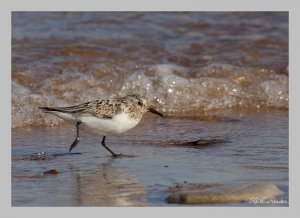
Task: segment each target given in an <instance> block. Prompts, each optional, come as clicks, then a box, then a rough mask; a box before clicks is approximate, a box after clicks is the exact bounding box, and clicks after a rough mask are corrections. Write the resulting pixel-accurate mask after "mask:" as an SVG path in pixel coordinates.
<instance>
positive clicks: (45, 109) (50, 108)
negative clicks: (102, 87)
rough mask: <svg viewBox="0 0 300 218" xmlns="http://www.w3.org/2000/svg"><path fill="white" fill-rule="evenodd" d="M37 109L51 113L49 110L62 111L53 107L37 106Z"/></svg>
mask: <svg viewBox="0 0 300 218" xmlns="http://www.w3.org/2000/svg"><path fill="white" fill-rule="evenodd" d="M39 109H41V110H42V111H44V112H45V113H51V112H54V111H59V112H62V111H61V110H59V109H57V108H54V107H39Z"/></svg>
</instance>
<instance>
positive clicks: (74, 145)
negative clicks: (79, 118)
mask: <svg viewBox="0 0 300 218" xmlns="http://www.w3.org/2000/svg"><path fill="white" fill-rule="evenodd" d="M80 123H81V122H77V123H76V131H77V135H76V139H75V141H74V142H73V144H72V145H71V146H70V148H69V152H71V151H72V149H73V148H75V147H76V145H77V144H78V143H79V125H80Z"/></svg>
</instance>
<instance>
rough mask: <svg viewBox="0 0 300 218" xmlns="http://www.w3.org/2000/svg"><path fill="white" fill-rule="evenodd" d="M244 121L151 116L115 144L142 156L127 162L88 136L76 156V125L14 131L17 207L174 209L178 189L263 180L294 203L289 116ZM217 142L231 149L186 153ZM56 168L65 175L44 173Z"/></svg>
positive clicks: (110, 143)
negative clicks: (172, 196) (172, 193)
mask: <svg viewBox="0 0 300 218" xmlns="http://www.w3.org/2000/svg"><path fill="white" fill-rule="evenodd" d="M236 115H237V116H236V117H234V118H235V119H232V120H227V121H215V122H212V121H197V120H193V119H176V118H165V119H163V118H157V117H155V116H152V115H151V116H148V117H145V118H144V119H143V121H142V123H140V124H139V126H138V127H137V128H134V129H132V130H130V131H129V132H128V133H124V134H122V135H119V136H116V137H108V138H107V144H108V146H109V147H110V148H111V149H112V150H113V151H115V152H122V153H125V154H134V155H137V157H134V158H120V159H113V158H111V157H110V155H109V153H108V152H107V151H106V150H105V149H104V148H102V147H101V146H100V142H101V138H100V137H99V136H94V135H90V134H88V133H84V132H82V133H81V142H80V143H79V145H78V146H77V147H76V148H75V149H74V150H73V152H71V153H69V152H68V148H69V146H70V144H71V143H72V142H73V140H74V137H75V129H74V127H72V126H61V127H56V128H41V129H24V130H13V132H12V205H13V206H75V205H81V206H84V205H86V206H167V205H168V204H167V203H166V202H165V198H166V196H167V195H168V191H167V190H168V188H169V187H171V186H174V185H176V184H183V183H200V184H210V185H212V184H240V183H247V182H250V183H251V182H252V183H253V182H254V183H255V182H263V181H271V182H273V183H274V184H275V185H277V186H278V187H279V188H280V189H281V190H282V191H283V192H284V193H285V195H284V196H283V199H284V200H286V201H287V202H288V114H287V112H285V111H273V113H271V114H270V113H266V114H265V113H259V112H257V113H255V114H247V113H245V114H236ZM212 138H215V139H223V140H224V142H222V143H219V144H213V145H210V146H206V147H202V148H201V147H200V148H197V147H195V146H178V144H180V143H179V142H182V143H183V142H188V141H194V140H197V139H212ZM175 141H176V142H178V143H175ZM33 157H35V158H33ZM51 169H55V170H57V171H58V173H57V174H54V175H51V174H50V175H44V174H43V173H44V172H46V171H48V170H51ZM229 205H231V206H233V205H234V206H259V205H253V204H251V203H247V202H245V203H240V204H229ZM284 205H286V204H283V205H276V206H284Z"/></svg>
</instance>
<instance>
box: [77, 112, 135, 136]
mask: <svg viewBox="0 0 300 218" xmlns="http://www.w3.org/2000/svg"><path fill="white" fill-rule="evenodd" d="M139 121H140V120H138V119H133V118H131V117H130V116H128V115H127V114H126V113H120V114H116V115H114V116H113V117H112V118H109V119H108V118H97V117H94V116H85V117H81V122H82V123H81V125H80V126H81V127H82V128H83V129H84V130H88V131H90V132H93V133H95V134H98V135H114V134H120V133H122V132H125V131H128V130H129V129H132V128H133V127H135V126H136V125H137V124H138V123H139Z"/></svg>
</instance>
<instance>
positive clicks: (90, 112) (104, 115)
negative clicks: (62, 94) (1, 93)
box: [39, 95, 163, 157]
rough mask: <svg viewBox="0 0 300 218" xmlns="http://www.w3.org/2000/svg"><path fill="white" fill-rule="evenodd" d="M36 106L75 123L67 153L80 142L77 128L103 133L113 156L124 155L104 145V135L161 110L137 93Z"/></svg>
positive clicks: (116, 132) (124, 127)
mask: <svg viewBox="0 0 300 218" xmlns="http://www.w3.org/2000/svg"><path fill="white" fill-rule="evenodd" d="M39 109H42V110H43V111H44V112H46V113H51V114H54V115H56V116H58V117H59V118H62V119H63V120H65V121H67V122H68V123H71V124H73V125H76V132H77V136H76V139H75V141H74V142H73V143H72V145H71V146H70V149H69V152H70V151H71V150H72V149H73V148H75V146H76V145H77V144H78V143H79V129H82V130H85V131H89V132H92V133H94V134H97V135H102V136H103V139H102V142H101V145H102V146H103V147H104V148H106V149H107V150H108V151H109V152H110V153H111V154H112V156H113V157H123V156H125V155H123V154H116V153H114V152H113V151H112V150H111V149H109V148H108V147H107V145H106V144H105V139H106V136H107V135H115V134H120V133H123V132H125V131H127V130H129V129H131V128H133V127H135V126H136V125H137V124H138V123H139V122H140V120H141V119H142V116H143V114H144V113H145V112H147V111H149V112H152V113H154V114H157V115H159V116H161V117H163V115H162V114H161V113H159V112H158V111H157V110H155V109H153V108H152V107H150V106H149V105H148V102H147V100H146V99H145V98H144V97H142V96H139V95H127V96H125V97H122V98H112V99H107V100H95V101H91V102H86V103H83V104H79V105H75V106H70V107H39Z"/></svg>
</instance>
